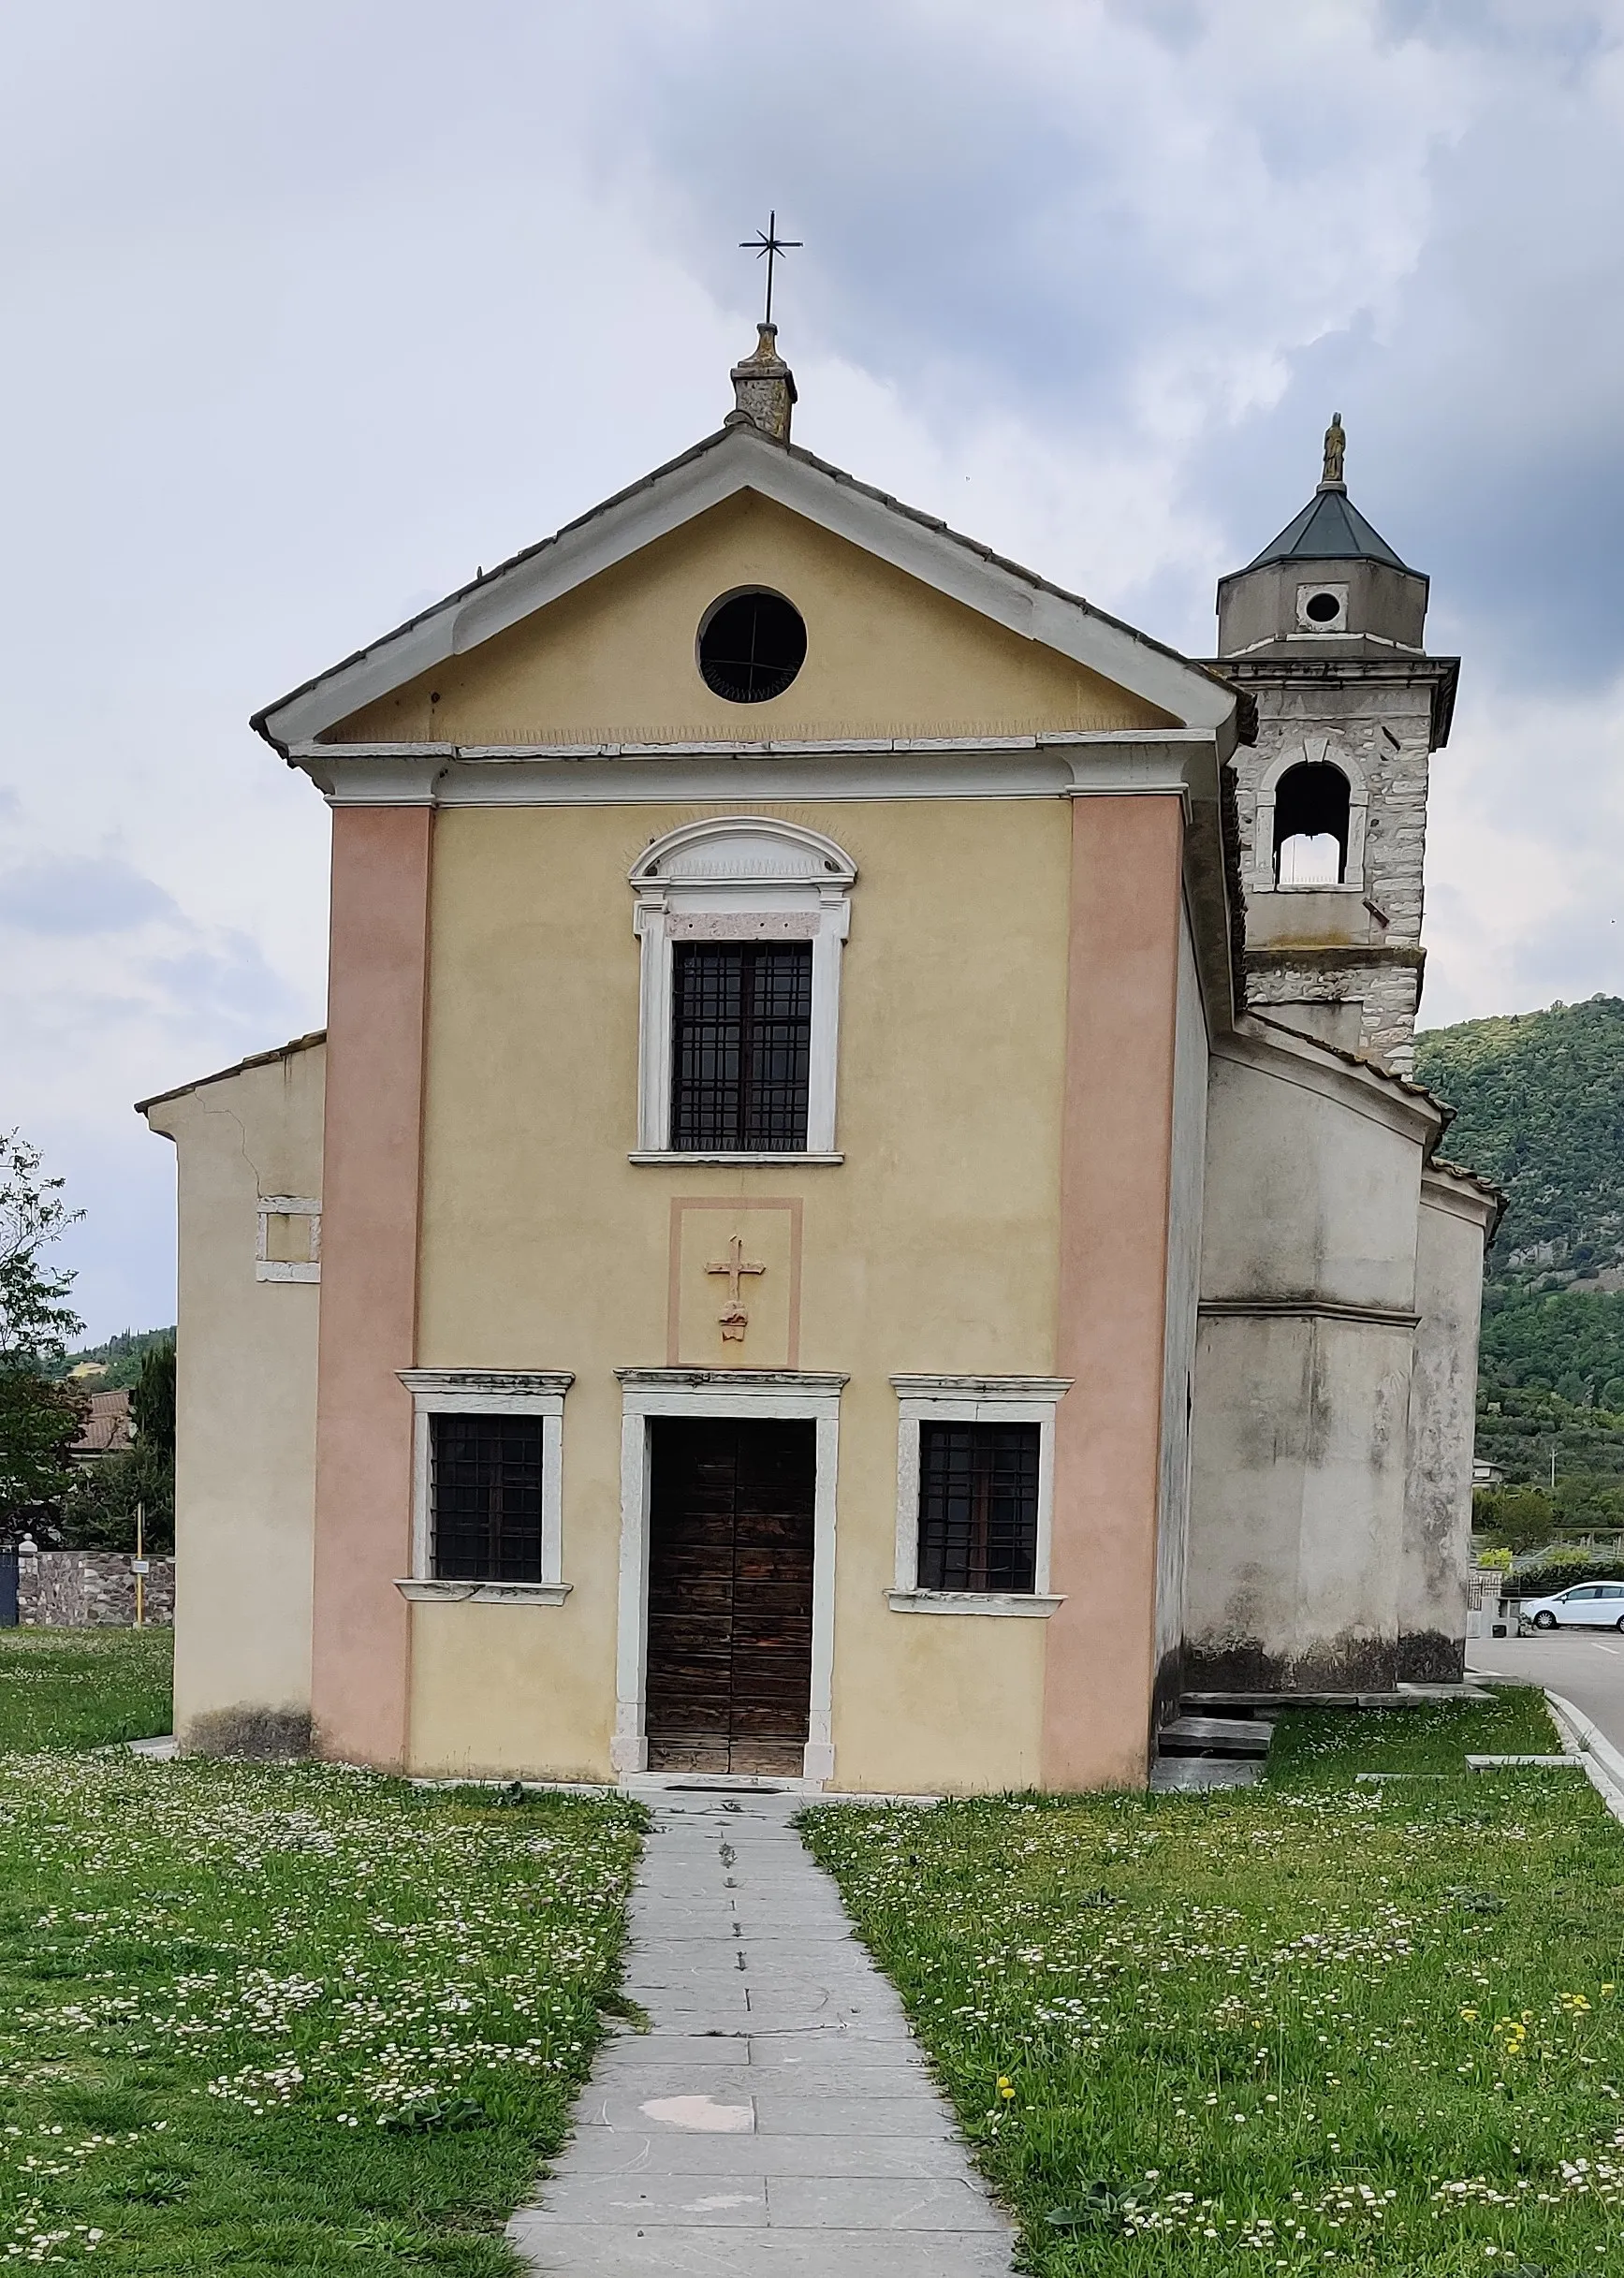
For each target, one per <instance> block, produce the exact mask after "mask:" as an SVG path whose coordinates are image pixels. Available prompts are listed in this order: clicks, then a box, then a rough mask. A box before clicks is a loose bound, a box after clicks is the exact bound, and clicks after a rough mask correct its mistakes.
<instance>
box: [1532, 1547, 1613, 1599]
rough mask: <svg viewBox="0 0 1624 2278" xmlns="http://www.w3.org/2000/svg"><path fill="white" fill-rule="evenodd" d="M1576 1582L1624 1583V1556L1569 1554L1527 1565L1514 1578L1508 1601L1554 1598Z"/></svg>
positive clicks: (1573, 1552)
mask: <svg viewBox="0 0 1624 2278" xmlns="http://www.w3.org/2000/svg"><path fill="white" fill-rule="evenodd" d="M1575 1582H1624V1557H1619V1556H1618V1555H1617V1554H1614V1555H1608V1554H1606V1553H1604V1552H1599V1553H1596V1554H1593V1555H1592V1554H1591V1553H1588V1552H1586V1551H1568V1552H1565V1553H1560V1554H1558V1555H1557V1556H1555V1557H1551V1558H1542V1559H1540V1560H1539V1561H1538V1563H1537V1564H1536V1565H1534V1566H1525V1567H1524V1568H1523V1570H1522V1571H1521V1572H1520V1573H1516V1574H1514V1575H1513V1576H1512V1577H1511V1583H1510V1586H1509V1588H1508V1590H1507V1592H1506V1595H1507V1597H1508V1598H1550V1597H1553V1596H1554V1595H1555V1593H1556V1592H1557V1591H1558V1590H1567V1589H1571V1588H1572V1587H1573V1584H1574V1583H1575Z"/></svg>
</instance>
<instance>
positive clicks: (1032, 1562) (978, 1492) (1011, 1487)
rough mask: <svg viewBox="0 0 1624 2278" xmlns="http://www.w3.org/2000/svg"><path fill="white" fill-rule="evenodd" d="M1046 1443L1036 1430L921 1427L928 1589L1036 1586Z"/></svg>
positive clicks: (923, 1569) (921, 1582)
mask: <svg viewBox="0 0 1624 2278" xmlns="http://www.w3.org/2000/svg"><path fill="white" fill-rule="evenodd" d="M1039 1438H1040V1427H1039V1426H1038V1425H1037V1424H921V1425H920V1426H919V1579H918V1587H919V1588H920V1589H922V1590H976V1591H1001V1592H1027V1591H1031V1590H1032V1589H1033V1588H1034V1587H1035V1586H1036V1575H1037V1506H1038V1448H1039Z"/></svg>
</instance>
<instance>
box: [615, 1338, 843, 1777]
mask: <svg viewBox="0 0 1624 2278" xmlns="http://www.w3.org/2000/svg"><path fill="white" fill-rule="evenodd" d="M615 1374H616V1376H617V1377H619V1379H620V1381H621V1573H620V1608H619V1615H618V1619H617V1623H616V1633H615V1731H614V1738H613V1739H612V1740H611V1741H610V1743H609V1760H610V1762H611V1764H612V1765H613V1766H614V1769H615V1770H616V1772H617V1773H619V1774H622V1776H624V1774H627V1773H634V1772H642V1771H645V1770H646V1769H647V1768H648V1761H649V1743H648V1736H647V1733H646V1732H645V1730H644V1720H645V1716H646V1713H647V1668H648V1644H649V1424H650V1421H651V1418H653V1417H656V1416H747V1417H748V1416H755V1417H761V1418H763V1419H767V1418H772V1417H780V1418H783V1420H785V1421H786V1422H795V1423H808V1422H810V1423H812V1424H815V1425H816V1427H817V1439H816V1456H815V1461H816V1465H817V1476H816V1482H815V1485H814V1488H813V1496H812V1701H811V1706H810V1715H809V1716H808V1721H807V1743H806V1752H805V1755H804V1757H803V1759H802V1776H803V1778H805V1779H806V1780H808V1781H809V1782H811V1783H812V1784H814V1785H821V1784H822V1783H823V1782H824V1781H825V1780H828V1779H832V1778H833V1777H834V1769H835V1749H834V1730H833V1684H834V1647H835V1508H836V1487H837V1479H838V1473H839V1468H840V1445H841V1391H842V1390H843V1388H844V1386H845V1384H846V1383H847V1381H848V1380H847V1379H846V1378H845V1377H844V1376H837V1375H832V1374H824V1373H819V1374H802V1373H800V1372H798V1371H797V1370H794V1369H782V1368H763V1369H756V1370H750V1369H744V1368H719V1369H709V1368H617V1369H616V1371H615Z"/></svg>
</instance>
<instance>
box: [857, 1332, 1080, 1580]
mask: <svg viewBox="0 0 1624 2278" xmlns="http://www.w3.org/2000/svg"><path fill="white" fill-rule="evenodd" d="M1073 1381H1074V1380H1073V1379H1072V1378H1071V1377H979V1376H917V1375H909V1376H894V1377H893V1378H892V1379H891V1384H892V1388H893V1389H894V1391H895V1392H896V1395H897V1556H896V1575H895V1581H894V1584H893V1586H892V1587H891V1588H890V1589H888V1590H887V1591H886V1593H885V1602H886V1604H887V1605H888V1606H889V1607H890V1609H891V1611H892V1613H893V1614H992V1615H996V1616H999V1617H1001V1618H1003V1619H1008V1618H1009V1617H1010V1616H1012V1615H1013V1616H1015V1617H1017V1618H1018V1617H1020V1616H1022V1615H1024V1616H1026V1617H1028V1618H1032V1617H1035V1618H1037V1619H1040V1620H1041V1619H1046V1618H1047V1616H1048V1615H1049V1614H1054V1613H1056V1612H1058V1610H1059V1609H1060V1608H1061V1606H1063V1605H1064V1603H1065V1599H1064V1597H1063V1596H1061V1597H1057V1596H1055V1595H1054V1594H1053V1593H1052V1592H1051V1591H1050V1589H1049V1554H1050V1548H1051V1544H1052V1540H1053V1533H1054V1500H1055V1417H1056V1414H1057V1412H1058V1410H1059V1409H1060V1404H1061V1401H1062V1400H1063V1399H1064V1398H1065V1395H1066V1394H1067V1393H1068V1392H1069V1391H1070V1390H1071V1387H1072V1383H1073ZM922 1424H1036V1425H1037V1427H1038V1458H1037V1553H1036V1557H1035V1559H1034V1561H1033V1571H1032V1583H1033V1587H1032V1588H1031V1590H1008V1591H1003V1590H923V1589H921V1588H920V1587H919V1443H920V1438H921V1433H920V1426H921V1425H922Z"/></svg>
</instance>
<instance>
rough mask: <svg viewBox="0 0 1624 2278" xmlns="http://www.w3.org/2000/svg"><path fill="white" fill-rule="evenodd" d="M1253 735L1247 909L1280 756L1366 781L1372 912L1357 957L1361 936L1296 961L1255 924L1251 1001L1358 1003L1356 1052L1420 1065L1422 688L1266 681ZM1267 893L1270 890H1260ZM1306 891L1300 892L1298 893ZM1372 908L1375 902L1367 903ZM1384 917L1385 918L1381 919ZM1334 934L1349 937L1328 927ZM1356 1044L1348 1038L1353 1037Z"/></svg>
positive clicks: (1245, 793) (1364, 873)
mask: <svg viewBox="0 0 1624 2278" xmlns="http://www.w3.org/2000/svg"><path fill="white" fill-rule="evenodd" d="M1255 693H1256V695H1257V702H1258V732H1257V740H1256V743H1255V744H1254V745H1252V746H1251V747H1250V748H1249V747H1247V746H1244V745H1243V746H1242V747H1241V748H1240V749H1239V750H1238V751H1237V752H1236V754H1235V759H1234V767H1235V775H1236V819H1237V822H1238V824H1239V835H1240V841H1241V845H1240V853H1241V867H1242V871H1243V875H1244V877H1245V881H1246V890H1247V897H1248V902H1249V906H1250V905H1251V903H1252V901H1253V899H1254V898H1256V897H1258V896H1259V894H1260V879H1259V866H1260V864H1261V865H1262V866H1263V868H1264V869H1266V868H1267V864H1268V850H1267V849H1259V848H1258V846H1257V845H1256V842H1255V841H1256V832H1257V814H1258V799H1259V795H1260V785H1261V784H1262V782H1263V780H1264V778H1265V777H1266V774H1267V773H1268V770H1269V768H1270V767H1272V766H1274V765H1275V764H1276V763H1277V762H1278V761H1280V760H1284V761H1286V762H1288V763H1289V762H1291V761H1292V760H1293V759H1295V758H1298V757H1309V756H1312V755H1318V754H1319V752H1320V747H1321V745H1322V744H1323V745H1324V754H1323V755H1324V758H1325V759H1327V760H1328V761H1329V762H1330V763H1331V764H1332V765H1333V766H1338V765H1340V766H1341V767H1342V770H1343V772H1344V774H1347V773H1349V772H1350V769H1349V762H1350V761H1351V762H1352V763H1353V769H1354V770H1356V772H1357V774H1358V776H1359V777H1361V778H1362V779H1363V781H1364V783H1365V786H1366V791H1367V794H1368V808H1367V810H1366V829H1365V850H1364V859H1363V863H1362V865H1361V869H1360V874H1359V875H1358V876H1357V877H1353V876H1350V878H1349V879H1348V881H1347V883H1349V884H1350V885H1359V886H1362V887H1363V888H1364V890H1365V893H1366V894H1367V895H1368V898H1369V903H1373V904H1374V905H1375V908H1376V909H1377V910H1379V911H1380V912H1381V913H1382V914H1381V917H1380V918H1377V917H1376V916H1375V914H1374V913H1373V912H1372V913H1371V914H1370V917H1369V923H1368V929H1367V935H1366V942H1367V946H1368V952H1369V954H1368V956H1366V957H1364V958H1361V956H1359V953H1358V947H1357V945H1350V946H1348V947H1341V946H1339V947H1336V948H1333V949H1329V950H1326V949H1323V948H1322V949H1318V950H1316V949H1315V948H1313V947H1311V946H1307V945H1305V948H1304V952H1303V955H1302V956H1301V958H1300V959H1298V958H1295V957H1292V956H1288V955H1286V954H1284V953H1283V952H1281V951H1280V950H1278V949H1270V948H1267V947H1266V946H1264V942H1265V937H1263V936H1261V935H1260V936H1259V937H1258V938H1257V939H1253V938H1251V937H1252V935H1253V934H1254V933H1256V932H1257V928H1256V927H1255V926H1249V940H1248V947H1249V948H1250V949H1251V950H1253V951H1256V950H1258V949H1259V948H1260V947H1262V948H1263V955H1262V956H1253V957H1252V958H1250V959H1249V971H1248V975H1247V1000H1248V1002H1249V1003H1251V1004H1255V1005H1256V1006H1257V1007H1258V1008H1259V1010H1260V1011H1263V1010H1266V1009H1267V1008H1269V1007H1271V1006H1281V1007H1284V1006H1288V1005H1293V1004H1336V1003H1342V1002H1352V1003H1356V1004H1358V1005H1359V1006H1360V1008H1361V1015H1360V1022H1359V1034H1358V1040H1357V1044H1356V1047H1355V1048H1356V1049H1358V1050H1360V1051H1363V1052H1367V1053H1368V1054H1370V1055H1371V1057H1372V1058H1374V1059H1378V1060H1380V1061H1381V1062H1383V1064H1384V1065H1385V1066H1386V1067H1389V1068H1392V1069H1394V1070H1396V1071H1397V1073H1400V1074H1408V1073H1410V1071H1411V1069H1412V1066H1413V1063H1414V1057H1415V1055H1414V1041H1413V1040H1414V1030H1415V1015H1416V1011H1417V1008H1418V1004H1419V1000H1420V995H1421V977H1422V957H1421V951H1420V941H1421V920H1422V911H1423V867H1424V863H1425V858H1426V795H1427V781H1428V767H1429V758H1430V753H1429V745H1430V741H1431V725H1432V714H1431V698H1430V691H1429V688H1428V687H1426V686H1424V685H1422V684H1421V683H1420V682H1417V683H1416V684H1415V685H1413V686H1407V685H1404V684H1403V683H1395V682H1393V681H1383V680H1373V679H1360V678H1359V676H1358V675H1357V673H1356V672H1355V671H1352V670H1351V671H1350V672H1349V673H1348V675H1347V676H1346V677H1345V679H1342V680H1340V681H1331V680H1327V681H1325V682H1324V683H1320V682H1314V683H1312V684H1309V685H1308V686H1291V685H1280V686H1270V685H1267V684H1265V685H1262V686H1260V687H1258V688H1257V690H1256V692H1255ZM1262 891H1263V892H1264V893H1265V895H1266V889H1262ZM1303 891H1304V890H1303V889H1298V892H1299V894H1301V893H1302V892H1303ZM1367 908H1368V904H1367ZM1383 921H1384V922H1383ZM1327 939H1328V940H1331V941H1340V940H1343V939H1345V937H1342V936H1338V935H1331V936H1328V937H1327ZM1350 1041H1351V1040H1350Z"/></svg>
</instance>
